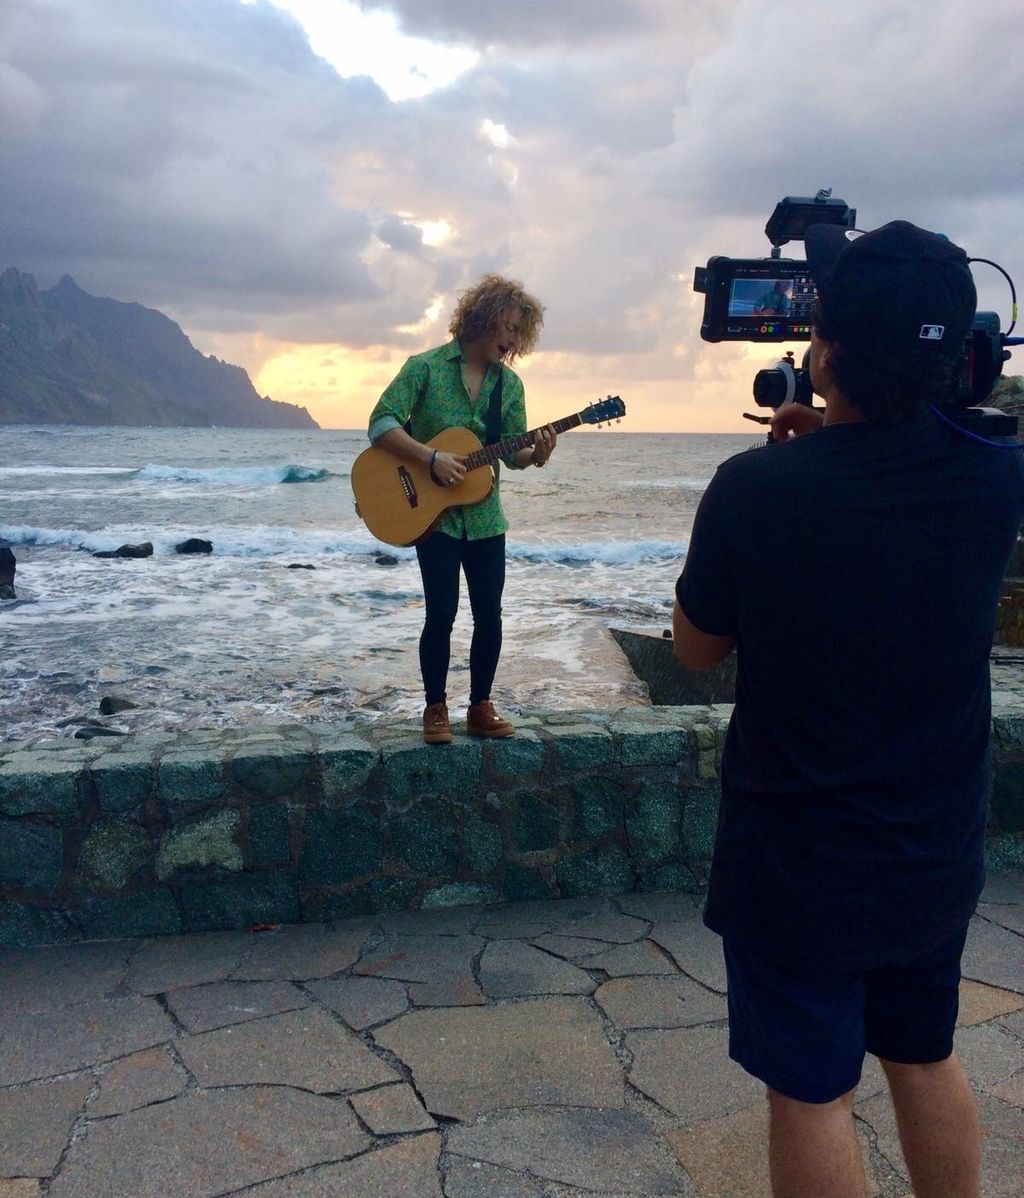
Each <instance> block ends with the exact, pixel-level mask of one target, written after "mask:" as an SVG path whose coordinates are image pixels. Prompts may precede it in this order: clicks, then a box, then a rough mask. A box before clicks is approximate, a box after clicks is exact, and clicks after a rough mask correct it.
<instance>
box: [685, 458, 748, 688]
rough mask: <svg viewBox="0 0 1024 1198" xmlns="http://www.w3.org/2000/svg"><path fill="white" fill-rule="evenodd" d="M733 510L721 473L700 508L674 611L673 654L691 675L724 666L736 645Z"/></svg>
mask: <svg viewBox="0 0 1024 1198" xmlns="http://www.w3.org/2000/svg"><path fill="white" fill-rule="evenodd" d="M731 509H732V503H731V500H730V498H729V495H728V493H727V490H726V491H723V487H722V476H721V470H719V471H717V472H716V474H715V477H714V478H713V479H712V480H711V482H710V484H709V485H708V489H707V490H706V491H705V492H704V494H703V496H702V497H701V501H700V504H699V506H698V508H697V515H696V516H695V517H694V521H693V531H692V533H691V535H690V544H689V547H688V549H687V552H686V564H685V565H684V567H683V572H682V574H680V576H679V578H678V580H677V582H676V595H675V600H676V601H675V605H674V606H673V608H672V652H673V653H674V655H675V657H676V660H677V661H679V662H681V663H682V664H683V665H684V666H687V667H688V668H689V669H691V670H709V669H710V668H711V667H712V666H715V665H718V663H719V662H720V661H721V660H722V658H723V657H725V656H726V655H727V654H728V653H729V651H730V650H731V649H732V647H733V645H734V644H735V643H736V635H735V634H736V627H737V621H736V586H735V577H734V572H733V564H732V560H731V559H732V554H731V552H730V550H729V545H730V542H731V540H732V538H731V536H730V521H731V519H732V514H731Z"/></svg>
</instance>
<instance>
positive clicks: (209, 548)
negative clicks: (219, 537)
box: [174, 537, 213, 553]
mask: <svg viewBox="0 0 1024 1198" xmlns="http://www.w3.org/2000/svg"><path fill="white" fill-rule="evenodd" d="M174 552H175V553H212V552H213V544H212V542H210V541H204V540H203V538H202V537H189V538H188V540H187V541H179V542H178V544H177V545H175V546H174Z"/></svg>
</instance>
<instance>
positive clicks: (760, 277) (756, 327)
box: [701, 258, 817, 341]
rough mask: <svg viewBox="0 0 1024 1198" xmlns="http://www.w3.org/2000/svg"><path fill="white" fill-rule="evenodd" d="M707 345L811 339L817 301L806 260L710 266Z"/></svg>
mask: <svg viewBox="0 0 1024 1198" xmlns="http://www.w3.org/2000/svg"><path fill="white" fill-rule="evenodd" d="M706 295H707V300H706V302H705V311H704V324H703V326H702V328H701V336H702V337H704V339H705V340H706V341H784V340H800V341H806V340H808V339H809V338H810V335H811V325H812V324H813V322H814V305H815V301H816V298H817V293H816V292H815V288H814V282H813V280H812V279H811V276H810V274H809V273H808V270H807V263H806V262H796V261H793V260H790V259H768V258H754V259H736V258H716V259H712V260H711V262H709V263H708V270H707V287H706Z"/></svg>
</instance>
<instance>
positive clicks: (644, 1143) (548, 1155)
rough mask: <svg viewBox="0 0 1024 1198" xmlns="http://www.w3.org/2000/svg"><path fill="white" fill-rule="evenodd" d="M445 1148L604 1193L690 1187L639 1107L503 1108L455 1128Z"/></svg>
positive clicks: (661, 1191)
mask: <svg viewBox="0 0 1024 1198" xmlns="http://www.w3.org/2000/svg"><path fill="white" fill-rule="evenodd" d="M448 1151H449V1152H450V1153H454V1154H456V1155H458V1156H462V1157H467V1158H469V1159H471V1160H479V1161H485V1162H487V1163H488V1164H491V1165H497V1166H499V1167H502V1168H505V1169H518V1170H523V1171H525V1170H529V1172H530V1173H531V1174H532V1175H533V1176H534V1177H539V1178H542V1179H543V1180H545V1181H552V1182H561V1183H563V1184H564V1185H571V1186H578V1187H580V1188H581V1189H585V1190H592V1191H595V1190H596V1191H599V1192H601V1193H609V1192H614V1193H616V1194H623V1195H626V1194H637V1195H652V1196H653V1195H669V1194H679V1195H681V1194H687V1193H690V1194H692V1190H691V1189H690V1188H689V1187H688V1184H687V1180H686V1178H685V1176H684V1175H683V1173H682V1171H681V1170H680V1168H679V1166H678V1164H677V1162H676V1161H675V1160H674V1159H673V1157H672V1154H671V1153H670V1152H669V1151H668V1149H667V1148H666V1146H665V1144H664V1143H663V1141H662V1140H661V1138H660V1137H659V1136H658V1135H657V1134H656V1133H655V1131H654V1129H653V1128H652V1127H651V1125H650V1124H649V1123H648V1122H647V1120H646V1119H644V1118H643V1117H642V1116H640V1115H638V1114H636V1113H635V1112H634V1111H627V1110H585V1109H580V1108H579V1107H572V1108H568V1109H563V1110H559V1109H556V1108H552V1107H543V1108H540V1109H536V1110H526V1111H502V1112H499V1113H498V1114H494V1115H490V1116H488V1118H487V1119H481V1120H480V1122H479V1123H477V1124H475V1125H474V1126H472V1127H453V1128H452V1129H451V1131H450V1132H449V1135H448Z"/></svg>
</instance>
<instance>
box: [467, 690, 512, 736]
mask: <svg viewBox="0 0 1024 1198" xmlns="http://www.w3.org/2000/svg"><path fill="white" fill-rule="evenodd" d="M466 731H467V732H468V733H469V735H470V736H487V737H497V736H515V732H516V729H515V725H514V724H510V723H509V722H508V720H506V719H503V718H502V717H501V716H500V715H498V713H497V712H496V711H495V710H494V704H493V703H492V702H491V701H490V699H481V700H480V702H479V703H471V704H470V705H469V708H468V709H467V711H466Z"/></svg>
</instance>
